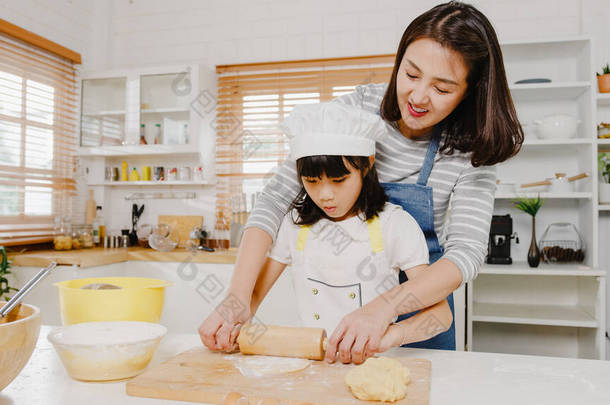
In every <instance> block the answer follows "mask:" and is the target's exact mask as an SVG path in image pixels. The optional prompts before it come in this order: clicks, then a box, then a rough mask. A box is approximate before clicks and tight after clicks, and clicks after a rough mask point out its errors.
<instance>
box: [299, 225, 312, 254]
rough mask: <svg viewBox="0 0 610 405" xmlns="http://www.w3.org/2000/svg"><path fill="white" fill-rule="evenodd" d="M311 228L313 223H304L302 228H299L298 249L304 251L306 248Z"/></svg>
mask: <svg viewBox="0 0 610 405" xmlns="http://www.w3.org/2000/svg"><path fill="white" fill-rule="evenodd" d="M310 229H311V225H303V226H301V229H299V235H298V238H297V250H298V251H301V252H302V251H303V250H305V242H306V241H307V236H309V230H310Z"/></svg>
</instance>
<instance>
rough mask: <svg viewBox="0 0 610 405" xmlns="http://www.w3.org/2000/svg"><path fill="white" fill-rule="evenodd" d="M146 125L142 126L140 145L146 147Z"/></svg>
mask: <svg viewBox="0 0 610 405" xmlns="http://www.w3.org/2000/svg"><path fill="white" fill-rule="evenodd" d="M147 143H148V142H146V125H144V124H141V125H140V145H146V144H147Z"/></svg>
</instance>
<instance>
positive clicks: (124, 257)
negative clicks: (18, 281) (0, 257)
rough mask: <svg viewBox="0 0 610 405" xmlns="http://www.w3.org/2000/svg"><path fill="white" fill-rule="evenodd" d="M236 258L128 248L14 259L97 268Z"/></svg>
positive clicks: (33, 263) (229, 254) (234, 252)
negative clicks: (140, 263)
mask: <svg viewBox="0 0 610 405" xmlns="http://www.w3.org/2000/svg"><path fill="white" fill-rule="evenodd" d="M236 258H237V249H236V248H232V249H229V250H225V251H217V252H203V251H199V252H196V253H192V252H191V251H189V250H185V249H174V250H172V251H171V252H158V251H156V250H154V249H150V248H148V249H147V248H141V247H133V248H128V249H123V248H118V249H104V248H92V249H81V250H66V251H57V250H38V251H33V252H26V253H22V254H18V255H15V256H13V257H12V258H11V260H12V265H13V266H24V267H26V266H31V267H46V266H48V265H49V264H50V263H51V262H53V261H54V262H56V263H57V264H60V265H74V266H79V267H93V266H102V265H105V264H113V263H122V262H127V261H153V262H180V263H183V262H186V261H189V262H193V263H215V264H234V263H235V260H236Z"/></svg>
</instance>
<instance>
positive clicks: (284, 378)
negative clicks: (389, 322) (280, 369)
mask: <svg viewBox="0 0 610 405" xmlns="http://www.w3.org/2000/svg"><path fill="white" fill-rule="evenodd" d="M240 356H244V355H242V354H241V353H235V354H225V353H218V352H211V351H209V350H207V349H206V348H204V347H197V348H194V349H191V350H188V351H186V352H184V353H181V354H179V355H177V356H176V357H174V358H172V359H170V360H168V361H166V362H165V363H162V364H159V365H157V366H155V367H152V368H150V369H148V370H147V371H145V372H144V373H142V374H140V375H139V376H137V377H135V378H134V379H132V380H131V381H129V382H128V383H127V394H128V395H132V396H138V397H146V398H160V399H169V400H176V401H190V402H200V403H209V404H223V403H224V401H225V399H226V398H227V396H228V395H229V394H232V393H239V394H241V395H242V396H244V397H246V398H247V399H248V403H249V404H280V403H281V404H282V405H283V404H286V405H305V404H308V405H314V404H316V405H317V404H324V405H341V404H358V403H362V404H380V402H376V401H361V400H357V399H356V398H355V397H354V396H353V395H352V394H351V392H350V390H349V388H347V386H346V385H345V382H344V379H345V374H346V373H347V372H348V371H349V370H350V369H351V368H352V367H356V366H354V365H351V364H340V363H339V364H337V363H335V364H328V363H326V362H324V361H312V363H311V364H310V365H309V366H308V367H307V368H306V369H304V370H301V371H296V372H292V373H287V374H281V375H275V376H272V377H269V376H266V377H245V376H243V375H242V374H241V373H240V372H239V370H238V369H237V368H236V367H235V364H236V361H237V360H238V358H239V357H240ZM397 360H399V361H400V362H402V363H403V364H404V365H405V366H406V367H408V368H409V370H410V372H411V383H410V384H409V385H408V386H407V396H406V397H405V398H404V399H402V400H400V401H397V402H394V404H397V405H407V404H408V405H428V403H429V398H430V371H431V363H430V361H429V360H426V359H415V358H407V357H398V358H397ZM233 395H234V394H233ZM237 403H239V404H241V403H246V401H244V400H242V401H238V402H237ZM384 403H386V404H387V402H384Z"/></svg>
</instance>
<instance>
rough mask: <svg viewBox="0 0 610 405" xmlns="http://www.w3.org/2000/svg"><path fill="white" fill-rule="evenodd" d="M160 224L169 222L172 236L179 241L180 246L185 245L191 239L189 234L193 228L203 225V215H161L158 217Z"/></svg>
mask: <svg viewBox="0 0 610 405" xmlns="http://www.w3.org/2000/svg"><path fill="white" fill-rule="evenodd" d="M157 221H158V222H157V223H159V224H168V225H170V226H171V228H172V232H171V234H170V235H171V237H172V239H173V240H175V241H178V246H179V247H185V246H186V242H187V241H188V240H189V239H190V238H189V234H190V233H191V229H193V228H194V227H196V226H197V227H199V228H201V226H202V225H203V217H202V216H201V215H159V217H158V219H157Z"/></svg>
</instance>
